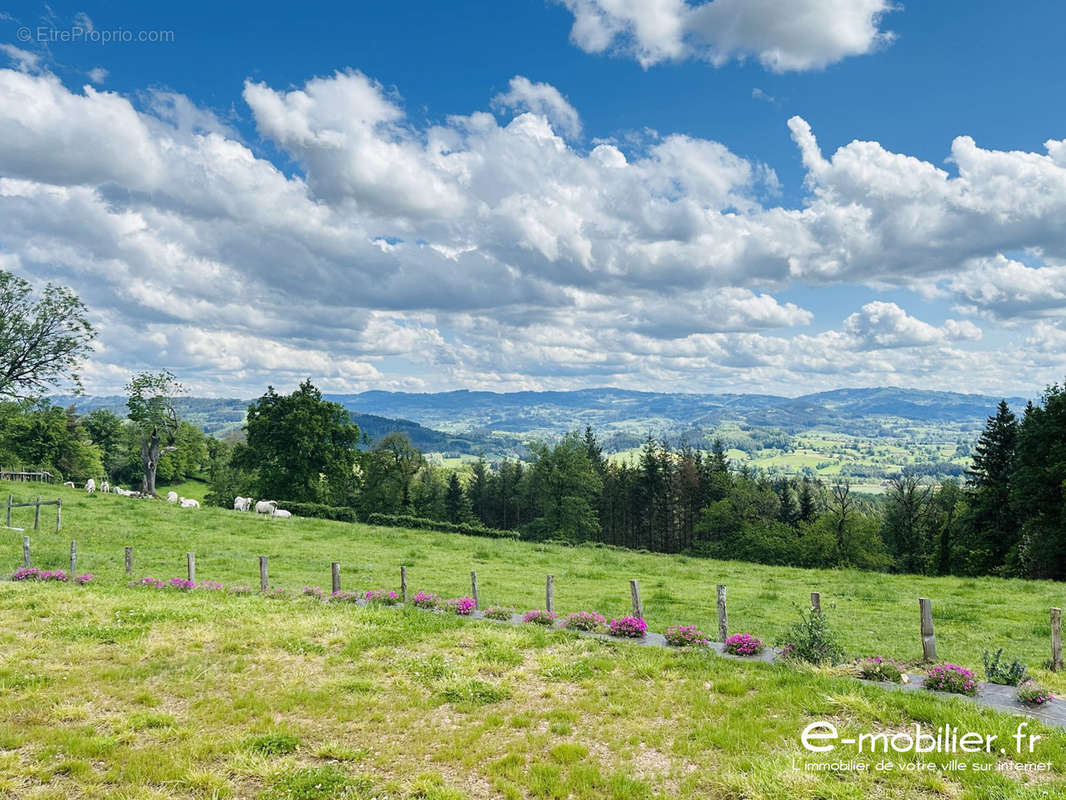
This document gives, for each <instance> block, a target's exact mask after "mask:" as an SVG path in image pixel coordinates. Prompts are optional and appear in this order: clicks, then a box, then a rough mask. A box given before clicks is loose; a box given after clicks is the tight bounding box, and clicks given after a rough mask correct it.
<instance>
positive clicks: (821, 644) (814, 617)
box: [778, 609, 844, 664]
mask: <svg viewBox="0 0 1066 800" xmlns="http://www.w3.org/2000/svg"><path fill="white" fill-rule="evenodd" d="M778 644H779V645H784V646H785V650H784V651H783V653H782V655H784V656H785V657H787V658H795V659H798V660H800V661H806V662H808V663H810V664H837V663H839V662H841V661H843V660H844V648H843V647H842V646H841V645H840V642H839V640H838V639H837V635H836V633H835V632H834V631H833V629H832V628H830V627H829V622H828V620H827V619H826V617H825V614H824V613H822V612H821V611H815V610H814V609H811V610H810V611H809V612H805V611H803V610H802V609H801V610H800V611H799V620H798V621H796V622H794V623H792V626H791V627H790V628H789V629H788V630H787V631H785V634H784V636H782V637H781V638H780V639H779V640H778Z"/></svg>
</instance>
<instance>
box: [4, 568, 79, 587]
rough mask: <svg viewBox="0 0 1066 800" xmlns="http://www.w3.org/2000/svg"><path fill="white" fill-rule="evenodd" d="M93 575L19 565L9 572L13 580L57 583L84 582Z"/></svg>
mask: <svg viewBox="0 0 1066 800" xmlns="http://www.w3.org/2000/svg"><path fill="white" fill-rule="evenodd" d="M95 577H96V576H95V575H93V574H91V573H88V572H84V573H82V574H81V575H74V574H73V573H68V572H67V571H66V570H64V569H37V567H19V568H18V569H17V570H15V571H14V572H12V573H11V580H13V581H57V582H59V583H67V582H68V581H71V582H73V583H79V584H86V583H88V582H89V581H91V580H92V579H93V578H95Z"/></svg>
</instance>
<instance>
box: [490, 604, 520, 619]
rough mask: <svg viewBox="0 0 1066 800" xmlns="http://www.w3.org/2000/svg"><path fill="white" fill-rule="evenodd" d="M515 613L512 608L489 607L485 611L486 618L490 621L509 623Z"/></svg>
mask: <svg viewBox="0 0 1066 800" xmlns="http://www.w3.org/2000/svg"><path fill="white" fill-rule="evenodd" d="M513 613H515V612H514V609H513V608H511V607H510V606H506V607H505V606H489V607H488V608H486V609H485V616H486V617H487V618H488V619H502V620H508V621H509V620H510V619H511V615H512V614H513Z"/></svg>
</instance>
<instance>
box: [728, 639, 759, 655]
mask: <svg viewBox="0 0 1066 800" xmlns="http://www.w3.org/2000/svg"><path fill="white" fill-rule="evenodd" d="M725 651H726V652H727V653H729V654H730V655H734V656H757V655H759V653H761V652H762V651H763V644H762V639H760V638H758V637H757V636H752V635H751V634H750V633H734V634H733V635H732V636H730V637H729V638H728V639H726V640H725Z"/></svg>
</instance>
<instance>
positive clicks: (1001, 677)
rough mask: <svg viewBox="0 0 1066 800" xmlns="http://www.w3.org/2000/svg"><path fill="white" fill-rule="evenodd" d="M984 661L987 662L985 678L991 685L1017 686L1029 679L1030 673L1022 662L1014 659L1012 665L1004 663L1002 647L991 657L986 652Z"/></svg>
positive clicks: (983, 657)
mask: <svg viewBox="0 0 1066 800" xmlns="http://www.w3.org/2000/svg"><path fill="white" fill-rule="evenodd" d="M982 660H983V661H984V662H985V678H986V679H987V680H988V681H989V683H998V684H1001V685H1003V686H1017V685H1018V684H1020V683H1022V682H1024V681H1026V680H1028V678H1029V671H1028V670H1027V669H1026V668H1025V664H1023V663H1022V662H1020V661H1018V660H1017V659H1014V660H1013V661H1011V662H1010V664H1006V663H1004V661H1003V648H1002V647H1001V648H999V649H998V650H997V651H996V652H995V654H994V655H991V656H990V655H989V654H988V651H987V650H985V652H984V655H983V656H982Z"/></svg>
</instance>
